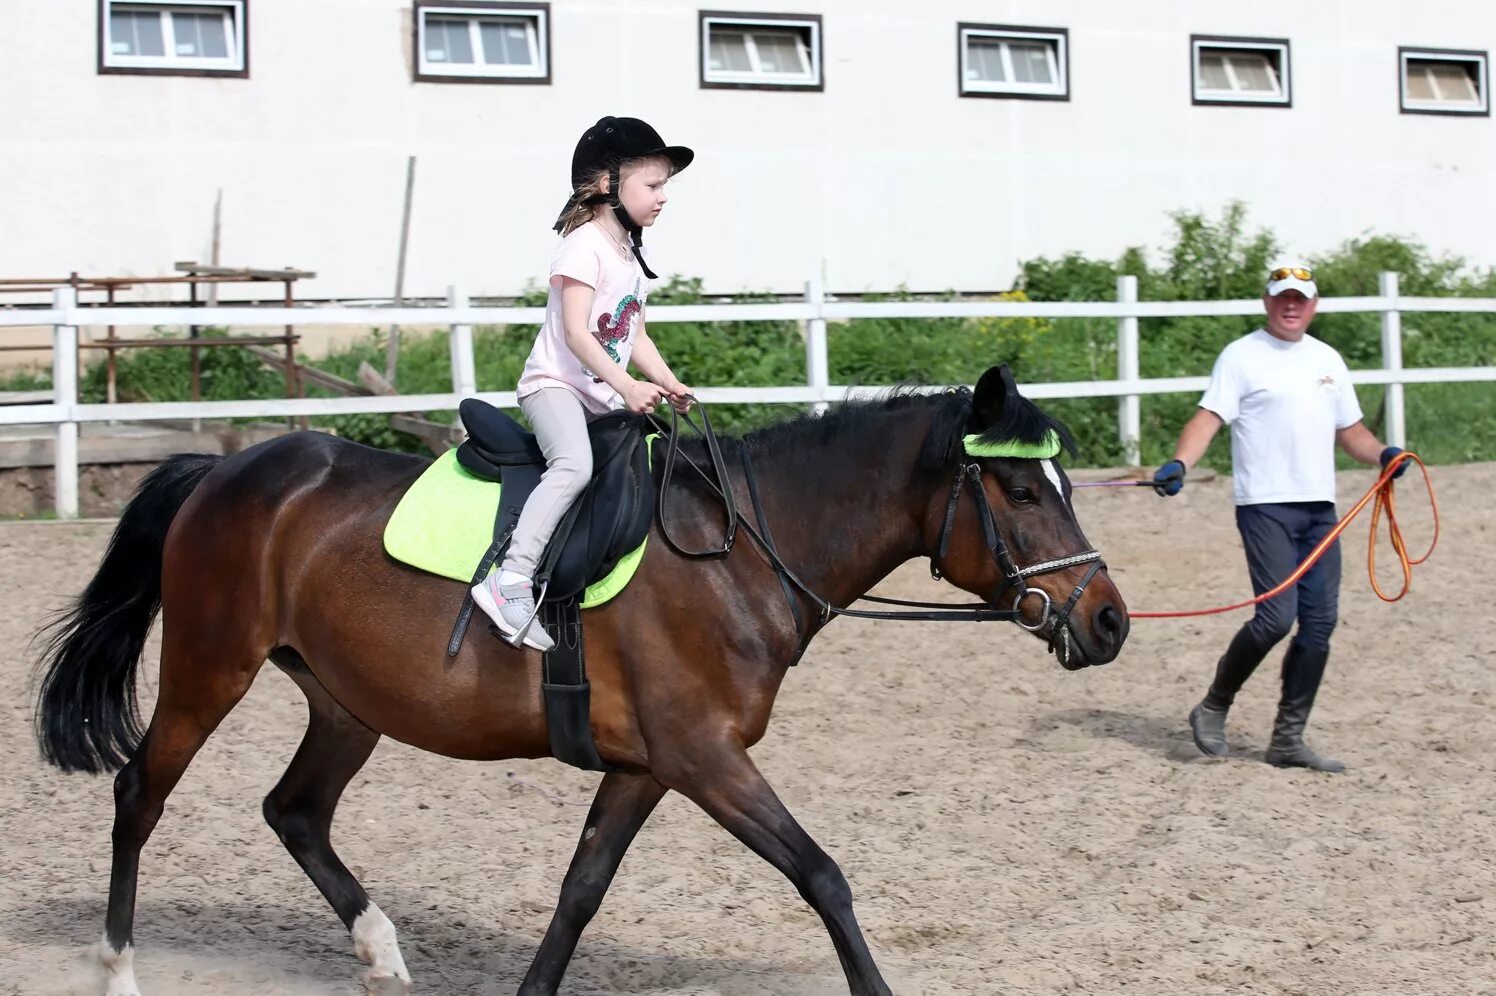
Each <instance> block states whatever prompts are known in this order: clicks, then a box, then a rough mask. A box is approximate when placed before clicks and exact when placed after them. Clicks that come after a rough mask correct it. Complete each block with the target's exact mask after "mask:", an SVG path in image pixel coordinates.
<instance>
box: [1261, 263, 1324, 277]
mask: <svg viewBox="0 0 1496 996" xmlns="http://www.w3.org/2000/svg"><path fill="white" fill-rule="evenodd" d="M1289 277H1295V278H1297V279H1299V280H1313V279H1314V271H1313V270H1306V269H1304V268H1303V267H1302V266H1280V267H1278V268H1277V269H1276V270H1274V271H1273V272H1272V273H1269V274H1268V275H1267V278H1268V279H1269V280H1287V279H1288V278H1289Z"/></svg>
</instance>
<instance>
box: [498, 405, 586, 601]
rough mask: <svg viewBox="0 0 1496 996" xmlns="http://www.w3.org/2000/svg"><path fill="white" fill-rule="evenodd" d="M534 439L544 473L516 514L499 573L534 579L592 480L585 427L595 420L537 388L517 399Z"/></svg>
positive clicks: (579, 407) (581, 409) (582, 407)
mask: <svg viewBox="0 0 1496 996" xmlns="http://www.w3.org/2000/svg"><path fill="white" fill-rule="evenodd" d="M519 408H520V411H522V412H524V413H525V417H526V418H527V419H529V420H530V427H531V428H532V429H534V430H535V439H536V441H537V442H538V443H540V450H541V452H542V453H544V454H545V472H544V473H543V474H542V475H541V477H540V483H539V484H537V485H536V486H535V490H534V491H533V492H531V494H530V497H529V498H528V499H527V500H526V501H525V507H524V510H523V511H521V512H520V515H519V522H518V523H516V524H515V527H514V537H513V538H512V539H511V540H510V541H509V552H508V553H507V554H506V555H505V557H504V564H503V569H504V570H506V571H513V572H514V573H516V574H523V575H524V576H525V577H527V578H532V577H534V576H535V571H536V569H537V568H538V567H539V565H540V558H541V557H542V556H543V555H544V554H545V547H546V544H547V543H549V542H550V541H551V535H552V534H553V533H555V531H556V527H557V526H558V525H560V523H561V519H562V518H563V517H564V516H565V515H566V512H567V510H568V509H570V508H571V505H572V502H574V501H576V500H577V498H578V497H580V496H581V494H582V492H583V491H584V490H586V488H587V483H588V482H589V481H591V480H592V440H591V439H590V438H589V437H588V435H587V423H588V422H589V421H591V420H592V419H593V418H594V417H595V416H594V415H592V414H591V413H590V412H589V411H588V410H587V408H586V406H585V405H583V404H582V401H581V399H580V398H578V397H577V396H576V395H575V394H572V393H571V392H570V391H568V390H567V389H566V388H564V387H543V388H541V389H540V390H538V391H536V392H535V393H534V394H527V395H525V396H524V397H523V398H520V399H519Z"/></svg>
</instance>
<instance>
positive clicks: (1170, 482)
mask: <svg viewBox="0 0 1496 996" xmlns="http://www.w3.org/2000/svg"><path fill="white" fill-rule="evenodd" d="M1183 487H1184V464H1182V463H1180V462H1179V461H1178V460H1170V461H1169V462H1168V463H1166V464H1164V465H1163V466H1162V467H1160V468H1158V470H1157V471H1155V472H1154V474H1153V490H1154V491H1156V492H1158V494H1159V496H1160V497H1163V498H1172V497H1173V496H1174V495H1177V494H1178V493H1179V492H1180V489H1182V488H1183Z"/></svg>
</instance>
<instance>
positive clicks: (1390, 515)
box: [1128, 450, 1439, 619]
mask: <svg viewBox="0 0 1496 996" xmlns="http://www.w3.org/2000/svg"><path fill="white" fill-rule="evenodd" d="M1409 460H1411V461H1412V462H1414V463H1416V464H1417V465H1418V469H1419V470H1420V471H1421V472H1422V473H1423V486H1424V488H1425V489H1426V490H1427V491H1428V502H1429V507H1430V508H1432V509H1433V512H1434V538H1433V539H1431V540H1429V544H1428V549H1427V550H1425V551H1424V553H1423V556H1421V557H1410V556H1408V545H1407V542H1406V541H1405V540H1404V539H1403V534H1402V527H1401V526H1399V525H1398V523H1397V502H1396V500H1395V499H1394V497H1393V491H1394V485H1393V481H1392V475H1393V474H1394V473H1395V472H1396V471H1397V468H1398V467H1400V466H1402V465H1403V463H1405V462H1406V461H1409ZM1373 500H1374V503H1373ZM1368 503H1373V504H1372V509H1371V540H1370V542H1369V543H1368V544H1367V548H1366V570H1367V573H1368V574H1370V575H1371V590H1372V591H1374V592H1376V593H1377V597H1378V598H1380V599H1381V600H1382V601H1384V602H1395V601H1397V600H1398V599H1400V598H1402V597H1403V596H1404V595H1406V594H1407V593H1408V589H1409V588H1411V587H1412V586H1413V566H1414V565H1415V564H1421V563H1423V562H1424V561H1425V560H1428V558H1429V555H1430V554H1432V553H1433V552H1434V547H1435V546H1436V545H1438V542H1439V502H1438V501H1437V500H1436V499H1435V498H1434V483H1433V481H1431V480H1429V476H1428V468H1427V467H1425V466H1424V465H1423V461H1422V460H1420V459H1419V458H1418V456H1417V454H1414V453H1409V452H1408V451H1406V450H1404V451H1403V452H1401V453H1399V454H1398V455H1397V456H1395V457H1393V458H1392V459H1391V460H1390V461H1388V463H1387V466H1386V467H1385V468H1384V469H1383V470H1382V476H1381V477H1379V478H1377V482H1376V483H1375V484H1373V485H1372V486H1371V489H1370V490H1369V491H1367V492H1366V494H1364V495H1362V496H1361V500H1360V501H1358V502H1356V504H1355V505H1353V506H1352V507H1351V510H1350V511H1349V512H1347V513H1345V515H1343V516H1342V517H1341V519H1340V521H1339V522H1337V523H1335V528H1334V529H1332V530H1330V534H1329V535H1328V536H1326V537H1325V538H1324V539H1322V540H1320V542H1319V545H1318V546H1316V547H1315V548H1314V550H1313V552H1311V553H1310V554H1309V556H1308V557H1307V558H1306V559H1305V560H1304V562H1303V563H1302V564H1300V565H1299V566H1298V568H1297V569H1295V570H1294V572H1293V573H1292V574H1290V575H1289V576H1288V577H1287V578H1286V579H1285V580H1284V581H1283V583H1282V584H1280V585H1278V586H1277V587H1276V588H1274V589H1273V590H1272V591H1266V592H1263V593H1262V594H1261V595H1258V596H1257V597H1256V598H1252V599H1248V600H1247V601H1245V602H1237V603H1236V604H1235V605H1222V606H1218V607H1216V608H1212V609H1193V610H1190V611H1188V612H1129V613H1128V615H1129V616H1131V617H1132V618H1133V619H1183V618H1187V617H1190V616H1213V615H1217V614H1219V613H1222V612H1233V611H1235V610H1236V609H1245V608H1247V607H1248V606H1251V605H1256V604H1257V603H1259V602H1265V601H1267V600H1268V599H1269V598H1276V597H1277V596H1279V595H1281V594H1282V593H1283V592H1285V591H1287V590H1288V589H1289V588H1291V587H1292V586H1294V585H1296V584H1298V582H1299V579H1300V578H1302V577H1303V576H1304V575H1305V574H1306V573H1307V572H1308V571H1309V568H1311V567H1313V566H1314V565H1315V563H1316V562H1317V561H1318V560H1319V558H1320V557H1322V556H1324V553H1325V551H1326V550H1328V549H1329V548H1330V544H1332V543H1334V542H1335V540H1336V539H1338V538H1339V537H1340V534H1341V533H1343V532H1345V527H1346V526H1348V525H1350V524H1351V520H1352V519H1354V518H1355V517H1356V516H1358V515H1360V514H1361V511H1362V510H1363V509H1364V508H1366V506H1367V504H1368ZM1384 511H1385V512H1386V515H1387V534H1388V536H1389V537H1390V539H1391V540H1392V549H1393V551H1394V552H1395V553H1396V554H1397V561H1398V564H1399V565H1401V567H1402V575H1403V583H1402V589H1401V590H1400V591H1398V593H1397V594H1396V595H1391V596H1389V595H1387V593H1386V592H1384V591H1382V586H1381V585H1380V584H1379V583H1378V582H1377V526H1378V525H1379V524H1380V523H1381V521H1382V514H1383V512H1384Z"/></svg>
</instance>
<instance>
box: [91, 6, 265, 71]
mask: <svg viewBox="0 0 1496 996" xmlns="http://www.w3.org/2000/svg"><path fill="white" fill-rule="evenodd" d="M247 2H248V0H173V2H171V3H142V2H139V0H132V2H129V3H125V2H122V0H99V72H101V73H147V74H167V75H177V76H248V75H249V53H248V41H249V32H248V25H247V24H246V20H245V18H246V14H247V11H246V9H245V8H246V4H247Z"/></svg>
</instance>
